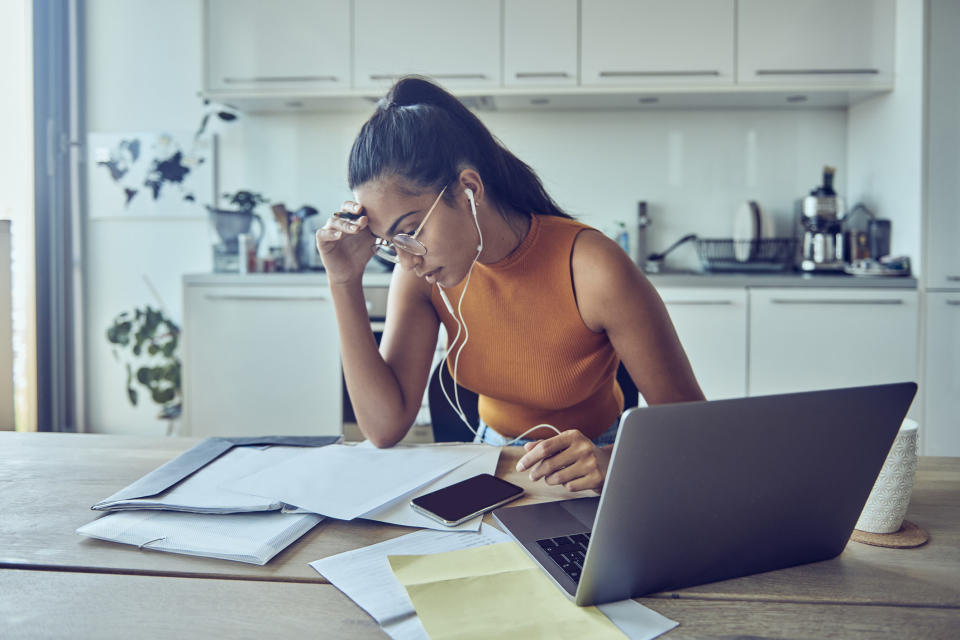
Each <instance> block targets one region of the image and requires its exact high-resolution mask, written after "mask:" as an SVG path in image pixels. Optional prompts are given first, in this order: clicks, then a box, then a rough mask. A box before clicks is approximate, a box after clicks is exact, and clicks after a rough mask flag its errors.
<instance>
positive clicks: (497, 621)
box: [388, 542, 677, 640]
mask: <svg viewBox="0 0 960 640" xmlns="http://www.w3.org/2000/svg"><path fill="white" fill-rule="evenodd" d="M388 559H389V561H390V566H391V568H392V569H393V572H394V574H395V575H396V577H397V580H398V581H399V582H400V584H402V585H403V586H404V587H405V588H406V590H407V594H408V595H409V597H410V600H411V601H412V602H413V606H414V608H415V609H416V612H417V615H418V616H419V618H420V622H421V624H422V625H423V626H424V628H425V629H426V631H427V632H428V633H429V635H430V638H432V639H433V640H443V639H444V638H458V639H461V640H467V639H469V638H476V639H477V640H485V639H486V638H492V637H496V636H498V635H500V634H502V633H503V630H504V629H510V632H511V634H512V635H516V636H518V637H523V638H596V639H597V640H603V639H607V638H609V639H611V640H612V639H613V638H623V637H624V634H626V635H627V636H628V637H630V638H635V639H636V638H640V639H644V640H649V639H650V638H655V637H657V636H658V635H660V634H662V633H666V632H667V631H669V630H670V629H673V628H674V627H675V626H677V623H676V622H674V621H673V620H670V619H669V618H666V617H664V616H662V615H660V614H659V613H657V612H655V611H652V610H650V609H647V608H646V607H644V606H643V605H641V604H639V603H638V602H635V601H633V600H623V601H620V602H615V603H611V604H606V605H599V606H597V607H578V606H577V605H576V604H574V602H573V601H572V600H570V599H569V598H567V596H566V595H564V594H563V593H561V591H560V589H558V588H557V587H556V586H555V585H554V584H553V583H552V582H550V580H549V579H548V578H547V576H546V574H545V573H544V572H543V570H542V569H541V568H540V567H539V566H538V565H537V564H536V563H534V562H533V561H532V560H531V559H530V558H529V557H528V556H527V554H526V553H525V552H524V551H523V549H522V548H521V547H520V545H518V544H516V543H515V542H503V543H500V544H492V545H487V546H483V547H477V548H469V549H458V550H454V551H447V552H445V553H434V554H430V555H391V556H390V557H389V558H388Z"/></svg>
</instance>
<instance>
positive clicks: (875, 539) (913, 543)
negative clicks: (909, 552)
mask: <svg viewBox="0 0 960 640" xmlns="http://www.w3.org/2000/svg"><path fill="white" fill-rule="evenodd" d="M850 539H851V540H853V541H854V542H861V543H863V544H870V545H873V546H875V547H889V548H891V549H910V548H911V547H919V546H921V545H924V544H926V543H927V541H928V540H930V534H929V533H927V532H926V531H924V530H923V529H921V528H920V527H918V526H917V525H915V524H913V523H912V522H910V521H909V520H904V521H903V524H901V525H900V530H899V531H895V532H893V533H868V532H866V531H860V530H859V529H854V530H853V534H852V535H851V536H850Z"/></svg>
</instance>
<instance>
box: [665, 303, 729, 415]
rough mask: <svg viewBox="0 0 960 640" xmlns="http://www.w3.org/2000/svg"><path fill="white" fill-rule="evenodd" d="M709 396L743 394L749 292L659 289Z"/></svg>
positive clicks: (726, 396) (723, 396)
mask: <svg viewBox="0 0 960 640" xmlns="http://www.w3.org/2000/svg"><path fill="white" fill-rule="evenodd" d="M659 293H660V297H661V298H663V302H664V304H666V306H667V311H668V312H669V313H670V319H671V320H672V321H673V326H674V327H675V328H676V330H677V335H678V336H679V337H680V343H681V344H682V345H683V349H684V351H686V353H687V358H688V359H689V360H690V365H691V366H692V367H693V372H694V374H695V375H696V377H697V381H698V382H699V383H700V388H701V389H703V393H704V395H706V397H707V399H708V400H718V399H720V398H740V397H743V396H745V395H747V292H746V290H745V289H743V288H735V289H734V288H731V289H720V288H701V289H697V288H687V287H675V288H663V289H659Z"/></svg>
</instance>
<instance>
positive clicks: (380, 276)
mask: <svg viewBox="0 0 960 640" xmlns="http://www.w3.org/2000/svg"><path fill="white" fill-rule="evenodd" d="M646 276H647V278H649V279H650V282H652V283H653V285H654V286H655V287H726V288H743V287H750V288H756V287H806V288H829V289H833V288H837V289H842V288H843V289H916V288H917V279H916V278H913V277H878V276H850V275H846V274H809V273H756V274H753V273H722V274H720V273H701V272H697V271H662V272H660V273H648V274H646ZM390 277H391V274H390V273H387V272H383V271H373V270H370V271H367V272H366V273H364V275H363V284H364V285H366V286H368V287H378V286H381V287H386V286H388V285H389V284H390ZM183 282H184V284H211V285H212V284H216V285H247V286H249V285H280V286H313V287H315V286H324V285H326V284H327V276H326V274H325V273H324V272H322V271H313V272H304V273H249V274H239V273H205V274H193V275H186V276H184V277H183Z"/></svg>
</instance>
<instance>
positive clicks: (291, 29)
mask: <svg viewBox="0 0 960 640" xmlns="http://www.w3.org/2000/svg"><path fill="white" fill-rule="evenodd" d="M206 87H207V90H209V91H213V92H217V91H248V92H249V91H253V92H258V93H259V92H264V93H271V92H272V93H282V94H291V95H293V94H297V93H301V92H309V93H312V92H318V91H319V92H325V91H337V92H340V91H344V90H347V89H349V88H350V0H270V2H262V1H261V0H208V1H207V11H206Z"/></svg>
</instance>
